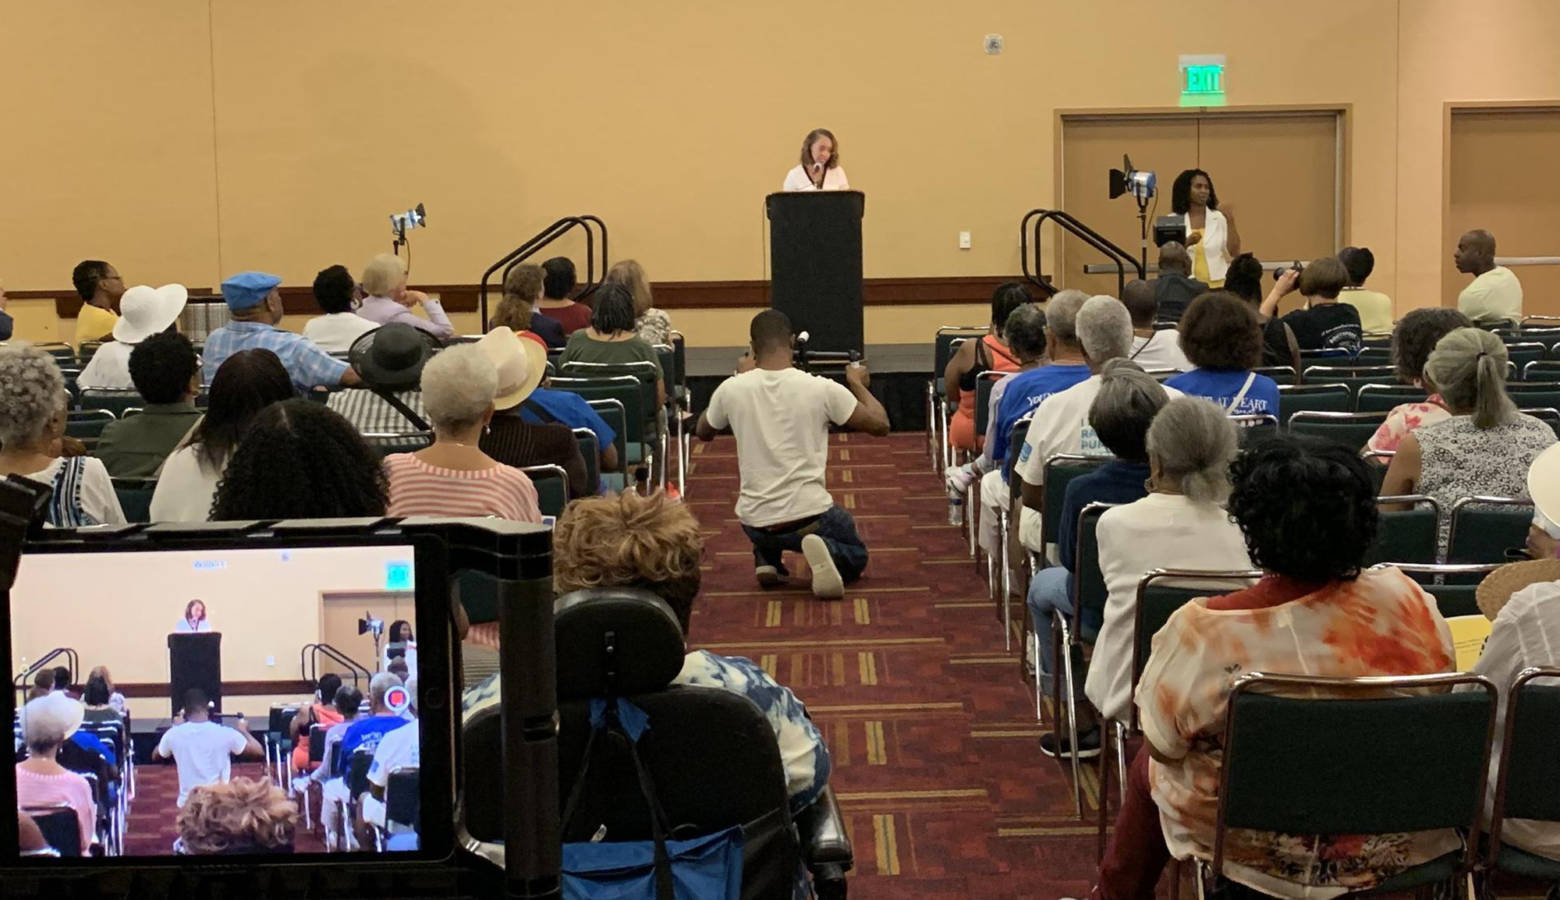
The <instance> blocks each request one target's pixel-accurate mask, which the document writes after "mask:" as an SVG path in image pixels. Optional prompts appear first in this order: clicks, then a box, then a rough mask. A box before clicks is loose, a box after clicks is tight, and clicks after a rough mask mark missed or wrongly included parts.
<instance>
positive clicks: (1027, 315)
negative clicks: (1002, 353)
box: [1002, 303, 1046, 359]
mask: <svg viewBox="0 0 1560 900" xmlns="http://www.w3.org/2000/svg"><path fill="white" fill-rule="evenodd" d="M1045 323H1046V315H1045V310H1043V309H1041V308H1040V304H1038V303H1021V304H1019V306H1018V308H1017V309H1015V310H1013V311H1012V312H1011V313H1008V317H1007V322H1006V323H1004V324H1003V326H1002V337H1003V339H1005V340H1006V341H1007V343H1008V347H1009V348H1011V349H1012V351H1013V352H1014V353H1016V354H1018V356H1019V358H1021V359H1039V358H1040V356H1041V355H1042V354H1044V353H1045Z"/></svg>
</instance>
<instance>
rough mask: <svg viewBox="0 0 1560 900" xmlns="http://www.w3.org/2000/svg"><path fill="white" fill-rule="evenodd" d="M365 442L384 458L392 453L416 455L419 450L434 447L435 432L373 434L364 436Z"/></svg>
mask: <svg viewBox="0 0 1560 900" xmlns="http://www.w3.org/2000/svg"><path fill="white" fill-rule="evenodd" d="M363 440H365V441H367V442H368V446H370V447H372V448H374V451H375V452H377V453H378V454H379V455H380V456H381V457H384V456H389V455H390V454H392V453H416V452H417V451H418V450H422V449H425V448H427V447H431V446H433V432H431V431H410V432H407V433H405V434H393V433H389V432H385V433H379V432H372V433H369V434H365V435H363Z"/></svg>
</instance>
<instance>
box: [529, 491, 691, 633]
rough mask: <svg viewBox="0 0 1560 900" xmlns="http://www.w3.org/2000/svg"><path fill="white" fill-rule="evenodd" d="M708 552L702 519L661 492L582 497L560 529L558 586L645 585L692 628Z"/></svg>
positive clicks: (568, 588)
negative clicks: (690, 620) (691, 618)
mask: <svg viewBox="0 0 1560 900" xmlns="http://www.w3.org/2000/svg"><path fill="white" fill-rule="evenodd" d="M703 558H704V535H702V534H700V533H699V522H698V520H697V519H695V518H694V517H693V513H691V512H689V511H688V507H686V506H684V505H683V504H681V503H678V502H677V501H675V500H672V499H670V498H668V497H667V496H666V494H665V493H663V492H661V491H656V492H655V493H653V494H650V495H649V496H645V497H642V496H640V495H639V494H636V493H634V492H633V491H624V492H623V493H621V494H614V495H608V496H605V497H587V498H584V499H581V500H576V501H574V502H573V503H570V504H569V505H568V507H567V508H566V509H565V510H564V512H563V515H562V517H560V518H559V519H558V525H557V527H556V528H555V529H554V530H553V585H554V587H555V588H556V589H557V590H558V592H559V593H567V592H569V591H575V590H579V589H581V588H596V587H639V588H644V589H646V590H648V591H651V592H653V593H655V594H656V595H657V596H659V597H660V598H661V599H663V600H665V601H666V603H667V605H669V606H670V607H671V608H672V611H673V612H674V613H676V614H677V620H678V621H679V622H681V623H682V627H683V632H684V633H685V634H686V633H687V631H688V616H689V614H690V613H691V612H692V610H693V598H694V596H695V595H697V594H698V593H699V581H700V577H701V575H700V572H699V562H700V560H702V559H703Z"/></svg>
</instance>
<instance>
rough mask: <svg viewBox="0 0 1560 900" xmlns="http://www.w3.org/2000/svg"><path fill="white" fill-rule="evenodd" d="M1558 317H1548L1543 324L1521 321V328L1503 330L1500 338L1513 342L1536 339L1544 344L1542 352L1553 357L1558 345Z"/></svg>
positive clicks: (1559, 331)
mask: <svg viewBox="0 0 1560 900" xmlns="http://www.w3.org/2000/svg"><path fill="white" fill-rule="evenodd" d="M1556 323H1560V319H1556V318H1554V317H1548V318H1547V319H1546V321H1545V322H1544V323H1543V324H1539V323H1536V322H1535V323H1534V324H1532V325H1529V324H1528V322H1523V323H1522V328H1521V329H1519V330H1517V331H1514V332H1513V331H1505V332H1502V333H1501V335H1500V338H1501V340H1503V341H1505V340H1509V341H1510V342H1513V343H1522V342H1525V341H1536V342H1538V343H1540V344H1543V345H1544V352H1545V354H1546V356H1547V358H1549V359H1554V358H1555V347H1556V346H1557V345H1560V325H1557V324H1556Z"/></svg>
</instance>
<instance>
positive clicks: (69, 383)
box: [60, 366, 81, 409]
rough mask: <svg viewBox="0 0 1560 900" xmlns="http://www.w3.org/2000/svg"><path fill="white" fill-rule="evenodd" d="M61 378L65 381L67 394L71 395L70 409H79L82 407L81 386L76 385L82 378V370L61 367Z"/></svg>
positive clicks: (68, 404) (68, 406) (68, 405)
mask: <svg viewBox="0 0 1560 900" xmlns="http://www.w3.org/2000/svg"><path fill="white" fill-rule="evenodd" d="M60 377H62V378H64V379H65V393H66V394H68V395H69V398H70V399H69V402H68V403H67V408H68V409H77V408H79V407H80V405H81V386H80V385H79V384H77V383H76V381H77V379H79V378H80V377H81V370H80V369H74V368H66V367H64V366H61V367H60Z"/></svg>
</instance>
